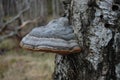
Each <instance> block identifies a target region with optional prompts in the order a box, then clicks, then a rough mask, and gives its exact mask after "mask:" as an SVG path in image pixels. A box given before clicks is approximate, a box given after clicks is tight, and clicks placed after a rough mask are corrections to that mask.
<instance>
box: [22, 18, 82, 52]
mask: <svg viewBox="0 0 120 80" xmlns="http://www.w3.org/2000/svg"><path fill="white" fill-rule="evenodd" d="M20 46H21V47H23V48H26V49H30V50H36V51H45V52H54V53H59V54H71V53H78V52H81V48H80V47H79V45H78V43H77V39H76V37H75V34H74V30H73V29H72V26H71V25H69V23H68V19H67V18H65V17H61V18H59V19H55V20H52V21H50V22H49V23H48V24H47V25H46V26H41V27H37V28H34V29H33V30H32V31H31V32H30V33H29V34H27V35H26V36H25V37H24V38H23V39H22V41H21V42H20Z"/></svg>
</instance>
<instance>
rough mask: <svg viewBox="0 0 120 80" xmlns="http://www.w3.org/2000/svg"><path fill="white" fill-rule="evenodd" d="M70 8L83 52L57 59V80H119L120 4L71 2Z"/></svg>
mask: <svg viewBox="0 0 120 80" xmlns="http://www.w3.org/2000/svg"><path fill="white" fill-rule="evenodd" d="M64 1H65V0H64ZM66 1H70V0H66ZM70 5H71V6H70V8H69V9H70V11H69V12H70V13H69V14H70V19H71V23H72V25H74V27H73V29H74V32H75V34H76V36H77V39H78V41H79V45H80V47H81V48H82V52H81V53H75V54H70V55H56V61H55V64H56V67H55V71H54V80H120V0H72V1H71V3H70Z"/></svg>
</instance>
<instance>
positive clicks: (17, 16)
mask: <svg viewBox="0 0 120 80" xmlns="http://www.w3.org/2000/svg"><path fill="white" fill-rule="evenodd" d="M26 2H27V1H26ZM29 8H30V6H29V4H28V2H27V7H26V8H25V9H23V10H22V11H20V12H19V13H18V14H17V15H16V16H15V17H13V18H12V19H11V20H9V21H8V22H6V23H5V24H4V25H3V27H2V28H1V29H0V33H1V32H2V31H3V30H4V29H5V28H6V27H7V25H8V24H10V23H12V22H13V21H15V20H16V19H18V18H19V17H20V16H21V15H22V14H23V13H24V12H26V11H27V10H28V9H29Z"/></svg>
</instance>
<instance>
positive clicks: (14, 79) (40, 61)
mask: <svg viewBox="0 0 120 80" xmlns="http://www.w3.org/2000/svg"><path fill="white" fill-rule="evenodd" d="M16 43H17V42H15V41H14V40H13V39H8V40H5V41H3V42H2V43H0V49H6V51H5V52H4V55H1V56H0V80H52V73H53V71H54V56H55V54H51V53H44V52H33V51H27V50H24V49H21V48H19V47H18V44H16Z"/></svg>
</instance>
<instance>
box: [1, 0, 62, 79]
mask: <svg viewBox="0 0 120 80" xmlns="http://www.w3.org/2000/svg"><path fill="white" fill-rule="evenodd" d="M63 13H64V10H63V5H62V3H61V1H60V0H0V80H52V75H53V70H54V57H55V54H51V53H50V54H46V53H44V52H33V51H27V50H24V49H21V48H20V46H19V42H20V40H21V39H22V37H23V36H25V35H26V34H27V33H28V32H30V31H31V30H32V29H33V28H34V27H37V26H42V25H45V24H46V23H48V21H50V20H51V19H53V18H57V17H59V16H62V15H63Z"/></svg>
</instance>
